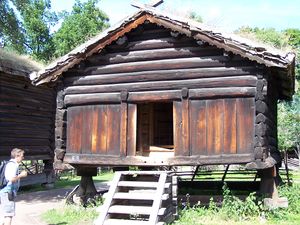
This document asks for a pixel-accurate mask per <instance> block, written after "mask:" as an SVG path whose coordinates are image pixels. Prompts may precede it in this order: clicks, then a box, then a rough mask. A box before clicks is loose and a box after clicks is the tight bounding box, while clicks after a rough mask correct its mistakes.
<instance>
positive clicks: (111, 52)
mask: <svg viewBox="0 0 300 225" xmlns="http://www.w3.org/2000/svg"><path fill="white" fill-rule="evenodd" d="M175 36H176V37H175ZM122 40H123V41H122V42H113V43H112V44H111V45H109V46H107V47H106V48H105V49H104V50H102V52H101V53H98V54H94V55H92V56H90V57H88V58H87V59H86V60H85V61H83V62H82V63H81V64H80V65H78V66H75V67H74V68H72V69H70V70H68V71H66V72H65V73H64V75H63V92H64V98H63V99H64V108H65V109H68V110H69V109H71V108H72V107H73V106H80V105H99V104H111V103H112V104H121V94H120V93H121V92H122V91H124V90H125V91H127V92H128V96H127V100H126V101H125V102H126V103H127V104H132V105H134V104H136V103H143V102H147V101H151V102H155V101H175V102H174V111H175V113H174V121H175V122H174V123H175V125H174V127H173V129H174V131H175V134H174V135H175V137H174V140H175V143H174V144H175V146H176V145H177V146H185V147H184V148H183V150H182V151H183V152H182V153H181V154H183V155H189V154H190V153H189V151H190V149H189V148H190V142H191V143H192V146H193V148H194V149H192V150H191V151H192V152H194V151H195V152H199V151H202V150H203V151H206V152H207V154H208V153H209V154H214V153H215V152H219V151H221V149H222V148H223V146H228V148H226V150H224V152H225V153H234V152H238V151H241V153H242V151H244V150H245V149H247V150H249V148H250V147H249V146H247V143H243V142H242V140H241V139H239V138H238V137H237V136H241V137H245V136H247V135H249V134H247V133H245V134H243V133H242V130H244V129H245V128H244V127H243V125H244V123H241V124H239V123H238V122H237V121H239V120H241V121H242V120H243V119H244V118H243V117H242V116H241V115H240V114H239V113H238V112H239V110H240V111H241V110H243V109H244V108H245V107H246V106H245V105H244V104H249V101H250V102H251V104H252V100H249V101H248V99H251V98H254V96H255V93H256V86H257V74H258V73H261V71H262V67H260V66H258V64H257V63H254V62H252V61H249V60H247V59H243V58H241V57H240V56H237V55H233V56H232V55H230V54H224V53H223V50H222V49H218V48H216V47H214V46H210V45H208V44H207V43H203V42H197V41H195V40H194V39H192V38H189V37H186V36H184V35H173V33H172V32H171V31H170V30H167V29H164V28H162V27H158V26H157V25H154V24H144V25H143V26H139V27H138V28H136V29H134V30H132V31H131V32H130V33H128V34H126V37H125V36H124V37H123V38H122ZM182 89H188V97H187V98H186V100H185V99H182V93H181V90H182ZM223 98H226V99H225V100H222V101H219V100H216V99H223ZM232 98H240V100H237V99H232ZM243 98H245V100H243ZM193 99H194V100H195V101H196V100H201V101H199V102H197V104H196V103H195V105H197V106H195V107H196V108H198V109H199V110H202V111H204V110H206V108H205V107H204V106H203V104H205V105H209V106H210V107H209V108H207V109H209V110H211V112H209V113H210V114H212V115H214V116H213V117H208V116H204V115H200V114H199V118H197V119H198V120H199V121H200V122H199V124H198V128H197V129H198V130H199V131H198V132H200V130H201V129H205V128H204V127H205V126H206V125H211V126H217V127H219V129H217V130H215V129H212V128H206V129H205V134H206V135H213V136H215V137H216V140H219V141H214V142H209V141H211V139H207V138H205V140H204V137H203V136H201V135H198V137H199V139H197V140H196V139H192V140H189V141H186V140H187V139H185V140H182V138H178V137H179V134H180V135H181V134H182V133H183V132H185V134H186V135H187V132H188V131H189V130H190V129H191V128H190V127H189V126H194V124H193V123H190V122H189V121H188V120H186V122H185V125H184V127H179V126H176V122H178V123H179V122H182V114H186V115H188V114H189V113H192V112H189V111H187V110H194V109H193V108H192V109H189V104H190V103H189V102H190V100H193ZM204 99H205V100H204ZM220 102H222V103H220ZM122 104H123V103H122ZM182 104H183V105H184V107H183V105H182ZM192 104H194V103H193V102H192ZM224 107H225V108H226V109H227V111H226V112H225V113H224V112H223V111H222V110H223V109H224ZM251 107H252V105H251ZM183 108H186V110H184V111H182V109H183ZM196 108H195V109H196ZM127 112H128V113H129V114H128V115H127V116H128V118H136V115H133V116H131V115H130V109H129V108H127ZM131 112H133V113H136V109H135V110H131ZM219 113H221V114H219ZM251 113H252V112H251ZM231 114H234V116H236V122H235V121H234V119H232V120H229V119H227V120H226V118H231ZM220 115H221V116H220ZM251 116H253V115H251ZM234 118H235V117H234ZM204 120H205V122H204ZM140 122H141V121H138V123H140ZM250 123H251V121H250V122H249V126H250V125H251V124H250ZM235 126H237V127H239V128H238V130H235V131H231V133H230V132H226V133H225V134H224V133H223V131H224V130H230V129H232V128H233V127H235ZM252 126H254V124H253V125H252ZM182 129H184V130H182ZM195 129H196V128H195ZM130 132H132V130H131V131H130ZM234 137H235V138H234ZM128 138H129V139H130V138H131V137H128V136H127V143H126V146H127V152H131V153H130V154H133V152H134V151H135V150H133V149H128V148H129V146H135V145H133V144H132V143H128ZM187 138H188V139H189V137H187ZM131 139H132V138H131ZM197 142H206V143H205V145H203V146H199V147H198V148H197V149H195V146H196V145H197ZM239 144H240V145H244V146H245V147H238V145H239ZM140 145H141V140H137V146H138V147H139V146H140ZM70 146H71V145H70ZM71 151H73V150H71ZM74 151H75V149H74ZM90 152H91V149H90Z"/></svg>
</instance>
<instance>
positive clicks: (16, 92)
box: [1, 85, 55, 104]
mask: <svg viewBox="0 0 300 225" xmlns="http://www.w3.org/2000/svg"><path fill="white" fill-rule="evenodd" d="M1 92H2V93H3V94H8V95H11V96H14V97H21V98H22V99H23V98H28V99H36V100H37V101H42V102H48V103H49V104H53V103H54V102H55V97H54V96H49V95H47V94H41V93H38V92H33V91H32V92H30V91H28V89H16V88H10V87H4V86H3V85H1Z"/></svg>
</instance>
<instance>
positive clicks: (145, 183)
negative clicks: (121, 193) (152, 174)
mask: <svg viewBox="0 0 300 225" xmlns="http://www.w3.org/2000/svg"><path fill="white" fill-rule="evenodd" d="M118 186H119V187H147V188H157V186H158V182H149V181H119V183H118ZM170 186H171V183H165V188H169V187H170Z"/></svg>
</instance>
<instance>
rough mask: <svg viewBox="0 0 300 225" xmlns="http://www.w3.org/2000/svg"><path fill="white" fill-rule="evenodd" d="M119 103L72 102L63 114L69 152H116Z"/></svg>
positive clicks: (118, 138)
mask: <svg viewBox="0 0 300 225" xmlns="http://www.w3.org/2000/svg"><path fill="white" fill-rule="evenodd" d="M120 110H121V109H120V105H116V104H110V105H94V106H74V107H70V108H68V114H67V121H68V124H67V149H70V150H71V153H80V154H85V153H90V154H100V155H119V154H120V134H121V128H120V126H121V123H120V121H121V117H120Z"/></svg>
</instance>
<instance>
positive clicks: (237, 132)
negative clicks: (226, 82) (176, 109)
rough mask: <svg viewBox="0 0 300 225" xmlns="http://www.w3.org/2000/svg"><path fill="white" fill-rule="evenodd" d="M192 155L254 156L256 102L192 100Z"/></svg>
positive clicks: (190, 107) (239, 99)
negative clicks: (250, 154)
mask: <svg viewBox="0 0 300 225" xmlns="http://www.w3.org/2000/svg"><path fill="white" fill-rule="evenodd" d="M189 117H190V131H189V132H190V149H191V152H190V154H191V155H220V154H247V153H253V142H254V118H255V108H254V98H228V99H212V100H191V101H190V103H189Z"/></svg>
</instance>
